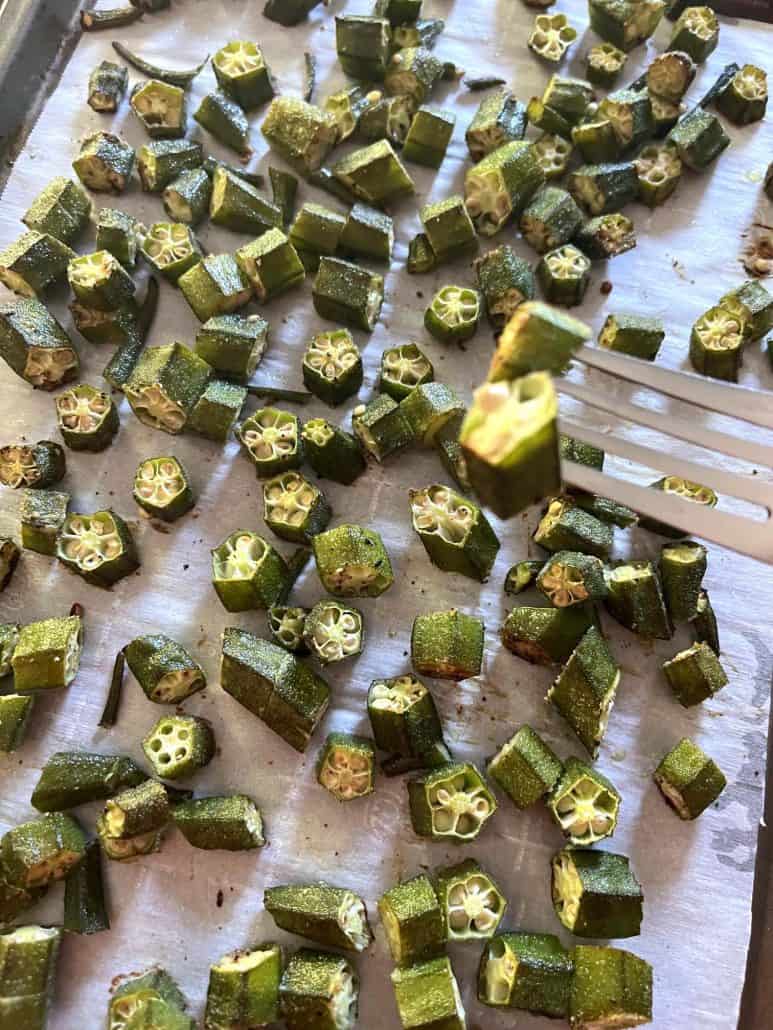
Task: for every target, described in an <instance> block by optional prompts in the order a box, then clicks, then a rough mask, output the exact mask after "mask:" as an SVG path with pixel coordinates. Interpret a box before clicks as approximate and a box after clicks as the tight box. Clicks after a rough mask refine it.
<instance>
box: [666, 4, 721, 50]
mask: <svg viewBox="0 0 773 1030" xmlns="http://www.w3.org/2000/svg"><path fill="white" fill-rule="evenodd" d="M718 42H719V22H718V21H717V16H716V14H714V11H713V10H712V9H711V8H710V7H686V8H685V9H684V10H683V11H682V13H681V14H680V15H679V17H678V18H677V19H676V22H675V24H674V28H673V31H672V33H671V41H670V42H669V44H668V49H669V50H681V51H682V52H683V53H686V54H688V55H689V56H690V57H691V58H692V59H693V61H695V62H696V63H697V64H702V63H703V62H704V61H705V60H706V58H707V57H708V56H709V55H710V54H711V53H713V52H714V50H715V49H716V47H717V43H718Z"/></svg>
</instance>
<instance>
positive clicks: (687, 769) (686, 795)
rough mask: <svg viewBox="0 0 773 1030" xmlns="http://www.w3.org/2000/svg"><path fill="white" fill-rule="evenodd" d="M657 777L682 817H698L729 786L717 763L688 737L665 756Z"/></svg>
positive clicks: (660, 785)
mask: <svg viewBox="0 0 773 1030" xmlns="http://www.w3.org/2000/svg"><path fill="white" fill-rule="evenodd" d="M653 778H654V780H655V783H656V784H657V785H658V788H659V789H660V792H661V794H662V795H663V797H664V798H665V799H666V801H667V802H668V803H669V805H671V807H672V808H673V809H674V810H675V812H676V814H677V815H678V816H679V818H680V819H697V818H698V816H699V815H700V814H701V812H703V811H705V810H706V809H707V808H708V807H709V805H713V804H714V802H715V801H716V800H717V798H718V797H719V795H720V794H721V793H722V791H723V790H724V789H725V787H726V786H727V780H726V779H725V775H724V773H723V772H722V770H721V769H720V768H719V766H718V765H717V764H716V762H714V760H713V759H711V758H709V756H708V755H707V754H706V753H705V752H704V751H702V750H701V749H700V748H699V747H698V745H697V744H694V743H693V742H692V741H691V740H689V739H688V738H687V737H684V738H683V739H682V740H680V741H679V743H678V744H677V745H676V746H675V747H673V748H672V749H671V750H670V751H669V752H668V754H667V755H664V757H663V758H662V759H661V761H660V764H659V765H658V767H657V769H656V770H655V772H654V774H653Z"/></svg>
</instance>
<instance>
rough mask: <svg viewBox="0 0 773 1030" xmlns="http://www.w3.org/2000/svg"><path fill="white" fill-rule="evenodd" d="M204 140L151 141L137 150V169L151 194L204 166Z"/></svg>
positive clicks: (143, 186) (145, 188) (143, 184)
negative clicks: (201, 142) (199, 141)
mask: <svg viewBox="0 0 773 1030" xmlns="http://www.w3.org/2000/svg"><path fill="white" fill-rule="evenodd" d="M203 160H204V158H203V153H202V147H201V144H200V143H196V142H194V141H193V140H188V139H169V140H151V142H150V143H145V144H143V146H141V147H140V149H139V150H138V151H137V171H138V172H139V176H140V182H141V183H142V188H143V190H145V191H146V192H147V193H160V192H161V191H162V190H163V189H164V188H165V187H166V186H168V185H169V183H170V182H172V181H173V180H175V179H176V178H177V177H178V176H179V175H182V174H183V173H184V172H188V171H191V170H193V169H196V168H201V165H202V163H203Z"/></svg>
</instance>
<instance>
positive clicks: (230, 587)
mask: <svg viewBox="0 0 773 1030" xmlns="http://www.w3.org/2000/svg"><path fill="white" fill-rule="evenodd" d="M212 586H213V587H214V588H215V593H216V594H217V596H218V597H219V598H220V601H221V602H222V605H223V607H224V608H225V609H226V611H229V612H246V611H253V610H255V609H260V608H270V607H271V605H273V604H277V603H278V602H280V601H282V600H284V597H285V595H286V593H287V591H288V588H289V576H288V571H287V565H286V564H285V561H284V558H282V556H281V555H280V554H279V553H278V552H277V551H275V550H274V548H273V547H272V546H271V544H269V543H268V542H267V541H266V540H264V539H263V537H261V536H258V534H257V533H251V532H249V531H248V530H245V529H237V530H236V532H235V533H231V535H230V536H228V537H226V539H225V540H224V541H223V543H222V544H220V545H219V546H218V547H216V548H215V549H214V550H213V551H212Z"/></svg>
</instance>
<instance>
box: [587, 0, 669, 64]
mask: <svg viewBox="0 0 773 1030" xmlns="http://www.w3.org/2000/svg"><path fill="white" fill-rule="evenodd" d="M665 9H666V4H665V0H589V3H588V13H589V15H590V27H591V28H592V29H593V31H594V32H595V33H596V34H597V35H599V36H601V38H602V39H604V40H606V41H607V42H608V43H614V45H615V46H617V47H619V48H620V49H621V50H624V51H625V52H626V53H628V52H629V51H630V50H633V48H634V47H635V46H638V45H639V43H643V42H644V40H645V39H649V37H650V36H651V35H652V33H653V32H654V31H655V29H656V28H657V27H658V24H659V23H660V20H661V18H662V17H663V12H664V11H665Z"/></svg>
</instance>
